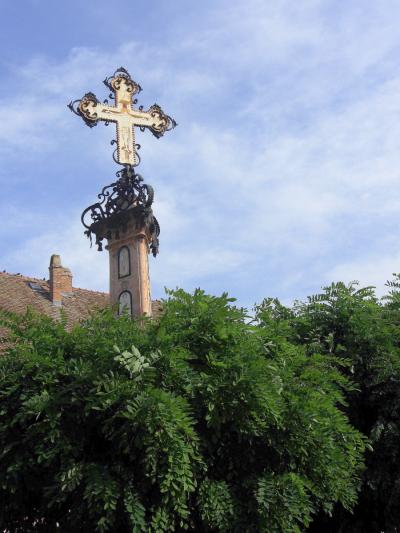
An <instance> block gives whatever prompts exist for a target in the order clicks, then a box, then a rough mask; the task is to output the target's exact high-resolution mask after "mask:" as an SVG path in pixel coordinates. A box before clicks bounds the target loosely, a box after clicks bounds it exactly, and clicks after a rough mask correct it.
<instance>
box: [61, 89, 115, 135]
mask: <svg viewBox="0 0 400 533" xmlns="http://www.w3.org/2000/svg"><path fill="white" fill-rule="evenodd" d="M68 107H69V108H70V109H71V111H73V112H74V113H75V114H76V115H79V116H80V117H82V119H83V120H84V122H85V124H87V125H88V126H89V127H90V128H93V126H96V125H97V122H98V121H99V120H104V121H105V122H112V121H115V120H116V119H115V117H113V111H115V107H113V106H109V105H107V104H105V103H102V102H100V101H99V100H98V99H97V97H96V95H95V94H93V93H86V94H85V95H84V97H83V98H81V99H80V100H75V101H74V102H71V103H70V104H68Z"/></svg>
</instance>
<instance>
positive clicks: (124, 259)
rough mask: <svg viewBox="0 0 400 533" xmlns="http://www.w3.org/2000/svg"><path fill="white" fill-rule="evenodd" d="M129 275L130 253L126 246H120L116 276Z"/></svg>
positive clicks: (123, 276)
mask: <svg viewBox="0 0 400 533" xmlns="http://www.w3.org/2000/svg"><path fill="white" fill-rule="evenodd" d="M130 275H131V254H130V252H129V248H128V247H127V246H122V248H120V249H119V252H118V277H119V278H125V277H126V276H130Z"/></svg>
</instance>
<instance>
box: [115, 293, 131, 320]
mask: <svg viewBox="0 0 400 533" xmlns="http://www.w3.org/2000/svg"><path fill="white" fill-rule="evenodd" d="M118 302H119V309H118V314H119V315H124V314H128V315H132V294H131V293H130V292H129V291H122V292H121V294H120V295H119V298H118Z"/></svg>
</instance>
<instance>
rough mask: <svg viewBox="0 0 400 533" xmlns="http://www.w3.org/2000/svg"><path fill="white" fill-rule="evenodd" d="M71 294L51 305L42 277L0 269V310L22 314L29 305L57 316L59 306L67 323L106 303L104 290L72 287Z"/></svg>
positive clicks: (156, 304) (156, 311)
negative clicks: (58, 304)
mask: <svg viewBox="0 0 400 533" xmlns="http://www.w3.org/2000/svg"><path fill="white" fill-rule="evenodd" d="M72 291H73V292H72V294H70V295H65V296H63V300H62V306H61V307H58V306H55V305H53V303H52V302H51V299H50V289H49V284H48V282H47V281H45V280H40V279H37V278H29V277H26V276H22V275H20V274H8V273H7V272H0V309H3V310H5V311H11V312H14V313H24V312H25V311H26V310H27V308H28V307H32V308H33V309H35V310H36V311H38V312H39V313H43V314H45V315H47V316H50V317H52V318H55V319H57V318H59V316H60V309H64V311H65V314H66V317H67V324H68V326H69V327H71V326H72V324H74V323H76V322H79V321H80V320H82V319H84V318H86V317H88V315H89V314H90V312H91V311H93V310H94V309H96V308H104V307H106V306H107V305H108V303H109V297H108V293H105V292H97V291H89V290H86V289H78V288H75V287H74V288H73V290H72ZM152 309H153V316H159V315H160V311H161V302H160V301H157V300H155V301H153V302H152Z"/></svg>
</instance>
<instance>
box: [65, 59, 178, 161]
mask: <svg viewBox="0 0 400 533" xmlns="http://www.w3.org/2000/svg"><path fill="white" fill-rule="evenodd" d="M104 84H105V85H106V87H107V88H108V89H110V91H111V93H110V95H109V98H110V99H112V100H114V101H115V105H114V106H112V105H109V104H108V100H104V102H100V100H98V98H97V96H96V95H95V94H94V93H92V92H89V93H86V94H85V95H84V96H83V98H81V99H80V100H74V101H72V102H70V103H69V104H68V107H69V109H71V111H73V112H74V113H75V114H76V115H78V116H80V117H81V118H82V119H83V120H84V122H85V124H87V125H88V126H89V127H90V128H93V126H96V125H97V123H98V122H99V121H100V120H101V121H103V122H105V124H106V125H108V124H109V123H110V122H115V123H116V124H117V139H116V143H117V157H116V158H115V159H116V160H117V162H118V163H120V164H121V165H133V166H136V165H137V164H138V163H139V161H140V160H139V161H138V156H137V153H136V147H137V145H136V144H135V132H134V126H138V127H139V128H140V130H141V131H144V130H145V129H146V128H148V129H149V130H150V131H151V133H152V134H153V135H154V136H155V137H157V138H159V137H162V136H163V135H164V133H165V132H166V131H170V130H172V129H173V128H175V126H177V123H176V121H175V120H174V119H173V118H171V117H170V116H169V115H167V114H166V113H164V111H163V110H162V109H161V107H160V106H159V105H158V104H153V105H152V106H151V107H150V108H149V109H148V110H147V111H144V110H143V106H139V108H138V109H134V108H133V105H134V104H136V103H137V99H136V98H135V99H133V97H134V96H135V95H136V94H138V93H139V92H140V91H141V90H142V88H141V87H140V85H139V84H138V83H136V82H135V81H134V80H133V79H132V78H131V76H130V74H129V72H128V71H127V70H126V69H124V68H123V67H120V68H119V69H118V70H116V71H115V72H114V74H113V75H112V76H110V77H108V78H106V79H105V80H104Z"/></svg>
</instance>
